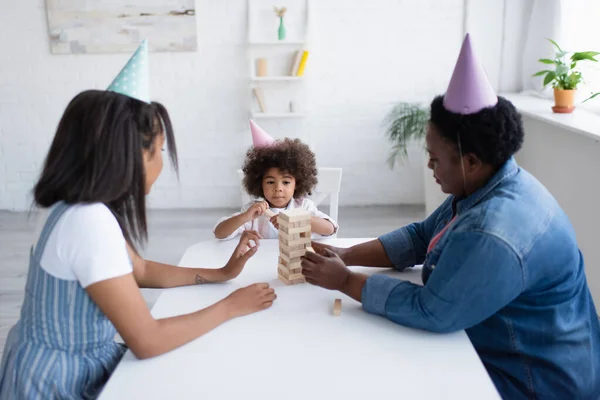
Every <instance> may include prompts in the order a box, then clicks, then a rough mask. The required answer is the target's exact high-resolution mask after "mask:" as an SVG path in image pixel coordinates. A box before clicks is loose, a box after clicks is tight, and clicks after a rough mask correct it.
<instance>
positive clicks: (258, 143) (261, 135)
mask: <svg viewBox="0 0 600 400" xmlns="http://www.w3.org/2000/svg"><path fill="white" fill-rule="evenodd" d="M250 131H251V132H252V143H253V144H254V147H268V146H270V145H272V144H273V142H274V141H275V139H273V138H272V137H271V136H270V135H269V134H268V133H267V132H265V131H264V130H263V129H262V128H261V127H260V126H258V125H256V123H255V122H254V121H252V120H250Z"/></svg>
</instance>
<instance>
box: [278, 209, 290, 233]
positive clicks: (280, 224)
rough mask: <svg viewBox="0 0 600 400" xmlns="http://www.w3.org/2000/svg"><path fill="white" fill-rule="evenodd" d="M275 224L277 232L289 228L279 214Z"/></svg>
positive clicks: (287, 223)
mask: <svg viewBox="0 0 600 400" xmlns="http://www.w3.org/2000/svg"><path fill="white" fill-rule="evenodd" d="M277 223H278V224H279V231H281V228H289V222H288V221H287V220H285V219H283V218H281V213H279V214H277Z"/></svg>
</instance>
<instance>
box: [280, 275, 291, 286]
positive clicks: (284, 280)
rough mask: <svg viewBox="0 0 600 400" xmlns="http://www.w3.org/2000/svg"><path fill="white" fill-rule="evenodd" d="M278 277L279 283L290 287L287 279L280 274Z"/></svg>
mask: <svg viewBox="0 0 600 400" xmlns="http://www.w3.org/2000/svg"><path fill="white" fill-rule="evenodd" d="M278 277H279V280H280V281H281V282H283V283H285V284H286V285H291V284H292V283H291V282H290V281H288V279H287V278H286V277H285V276H283V275H281V274H278Z"/></svg>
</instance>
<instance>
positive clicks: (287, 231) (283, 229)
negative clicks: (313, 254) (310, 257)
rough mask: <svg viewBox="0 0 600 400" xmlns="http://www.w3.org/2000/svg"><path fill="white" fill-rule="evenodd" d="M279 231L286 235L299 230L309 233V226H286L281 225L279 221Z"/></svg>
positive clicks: (299, 231)
mask: <svg viewBox="0 0 600 400" xmlns="http://www.w3.org/2000/svg"><path fill="white" fill-rule="evenodd" d="M279 232H283V233H285V234H287V235H292V234H294V233H301V232H307V233H310V226H299V227H295V228H289V227H287V226H282V225H281V223H279Z"/></svg>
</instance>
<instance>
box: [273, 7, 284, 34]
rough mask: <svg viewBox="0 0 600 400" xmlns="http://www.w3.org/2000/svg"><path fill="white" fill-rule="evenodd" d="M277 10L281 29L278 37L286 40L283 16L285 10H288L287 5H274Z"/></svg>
mask: <svg viewBox="0 0 600 400" xmlns="http://www.w3.org/2000/svg"><path fill="white" fill-rule="evenodd" d="M273 10H274V11H275V15H276V16H277V18H279V29H278V30H277V38H278V39H279V40H285V26H284V25H283V17H284V16H285V12H286V11H287V7H281V8H277V7H273Z"/></svg>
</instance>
